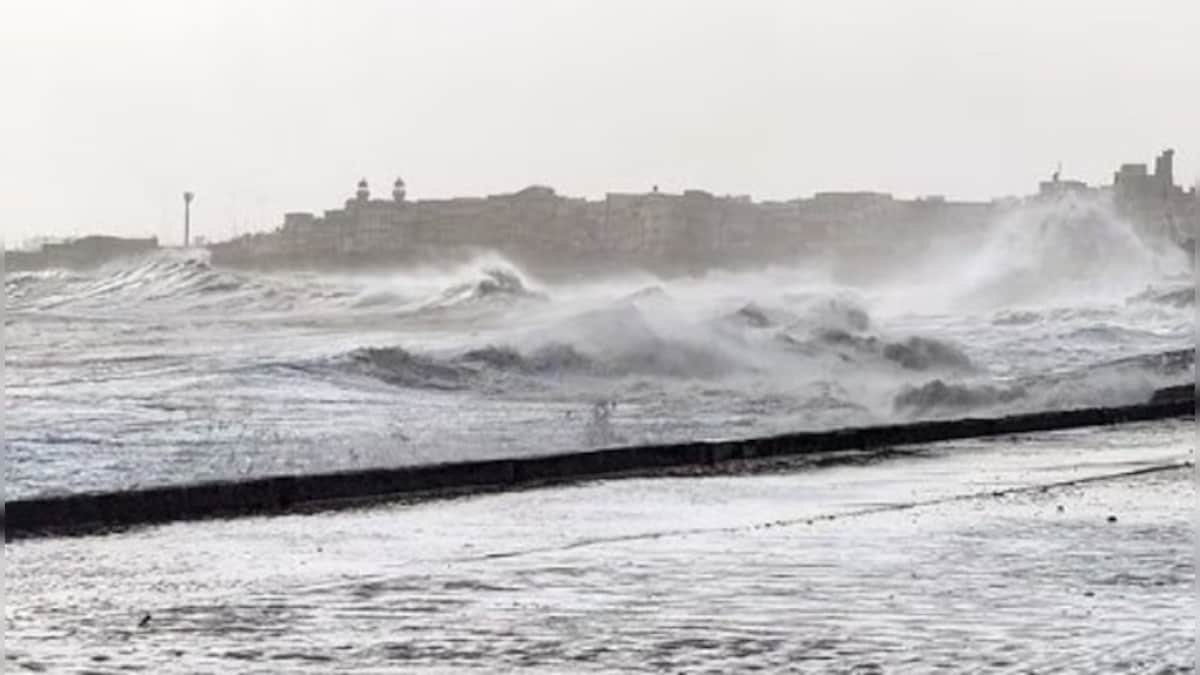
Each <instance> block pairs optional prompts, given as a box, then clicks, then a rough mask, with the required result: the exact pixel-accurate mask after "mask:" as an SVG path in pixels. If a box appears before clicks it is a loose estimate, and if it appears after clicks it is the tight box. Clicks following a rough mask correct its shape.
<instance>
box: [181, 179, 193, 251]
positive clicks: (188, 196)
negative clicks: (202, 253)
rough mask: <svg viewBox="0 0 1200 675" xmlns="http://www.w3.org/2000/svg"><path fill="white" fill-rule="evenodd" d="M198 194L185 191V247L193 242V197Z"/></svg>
mask: <svg viewBox="0 0 1200 675" xmlns="http://www.w3.org/2000/svg"><path fill="white" fill-rule="evenodd" d="M195 196H196V195H194V194H192V193H191V192H185V193H183V247H184V248H187V247H188V246H189V245H191V243H192V199H193V198H194V197H195Z"/></svg>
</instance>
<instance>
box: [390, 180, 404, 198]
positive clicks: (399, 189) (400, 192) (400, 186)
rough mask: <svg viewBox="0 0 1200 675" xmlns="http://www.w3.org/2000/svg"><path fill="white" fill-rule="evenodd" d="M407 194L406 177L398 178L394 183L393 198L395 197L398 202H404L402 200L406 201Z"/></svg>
mask: <svg viewBox="0 0 1200 675" xmlns="http://www.w3.org/2000/svg"><path fill="white" fill-rule="evenodd" d="M406 194H407V193H406V191H405V189H404V179H403V178H397V179H396V182H395V183H392V199H394V200H396V201H398V202H402V201H404V197H405V195H406Z"/></svg>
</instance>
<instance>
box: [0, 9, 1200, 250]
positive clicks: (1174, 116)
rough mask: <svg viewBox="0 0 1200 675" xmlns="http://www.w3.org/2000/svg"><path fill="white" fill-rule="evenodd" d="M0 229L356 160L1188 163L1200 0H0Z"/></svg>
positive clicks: (44, 229)
mask: <svg viewBox="0 0 1200 675" xmlns="http://www.w3.org/2000/svg"><path fill="white" fill-rule="evenodd" d="M0 7H2V8H3V9H2V10H0V12H2V15H0V82H3V83H4V85H3V86H4V88H5V91H4V97H3V99H2V100H3V104H2V106H0V129H3V132H4V134H3V136H4V138H5V142H4V150H3V154H4V160H3V162H0V185H2V186H3V188H0V201H2V203H3V212H2V214H0V231H2V232H3V235H4V238H5V239H6V240H7V241H9V242H10V243H14V242H16V241H19V240H21V239H24V238H26V237H29V236H32V235H35V234H44V233H45V234H51V233H52V234H60V235H61V234H80V233H85V232H99V231H104V232H111V233H117V234H130V235H132V234H157V235H159V236H160V237H161V238H163V239H164V241H171V242H172V243H173V242H174V240H175V239H177V238H178V229H179V228H178V227H177V223H178V221H179V211H180V209H181V201H182V200H181V198H180V193H181V192H182V191H183V190H184V189H192V190H194V191H196V193H197V198H196V203H195V206H194V209H195V211H194V213H195V226H194V230H193V231H194V232H196V233H197V234H201V235H208V236H210V237H219V238H224V237H227V236H230V235H232V234H234V233H235V232H236V231H247V230H251V229H265V228H269V227H273V226H274V225H276V224H277V223H278V222H279V221H280V220H281V215H280V214H281V213H282V212H284V211H290V210H320V209H323V208H330V207H333V206H335V205H337V204H339V203H340V202H341V201H342V200H343V199H345V198H346V196H348V195H349V194H350V192H351V191H352V189H353V184H354V182H355V181H356V180H357V179H358V178H360V177H363V176H365V177H367V178H368V179H369V180H371V181H372V185H373V187H374V188H375V189H376V190H377V191H378V192H381V193H382V192H387V190H388V185H389V184H390V182H391V180H392V179H393V178H394V177H395V176H396V175H402V176H403V177H404V178H405V179H406V180H407V181H408V184H409V191H410V194H411V195H412V197H413V198H417V199H420V198H426V197H442V196H452V195H479V194H487V193H496V192H506V191H512V190H516V189H520V188H522V187H524V186H526V185H529V184H533V183H540V184H548V185H552V186H554V187H555V188H557V189H558V190H559V192H561V193H564V194H571V195H579V196H589V197H598V196H600V195H602V194H603V193H604V192H605V191H610V190H611V191H621V190H629V191H635V190H645V189H648V188H649V187H650V186H651V185H652V184H657V185H659V186H660V188H661V189H663V190H666V191H679V190H682V189H684V188H689V187H696V188H703V189H708V190H711V191H714V192H717V193H722V194H724V193H739V194H742V193H744V194H751V195H753V196H754V197H755V198H758V199H773V198H791V197H796V196H801V195H807V194H811V193H812V192H814V191H818V190H825V189H880V190H886V191H891V192H894V193H896V194H898V195H919V194H929V193H940V194H946V195H948V196H950V197H953V198H964V199H986V198H989V197H992V196H999V195H1006V194H1021V193H1026V192H1028V191H1030V190H1032V189H1034V186H1035V183H1036V181H1037V180H1039V179H1042V178H1044V177H1045V176H1046V175H1048V174H1049V173H1050V171H1052V170H1053V168H1054V165H1055V163H1056V162H1058V161H1059V160H1061V161H1062V162H1063V166H1064V173H1065V174H1066V175H1068V176H1071V177H1079V178H1082V179H1084V180H1087V181H1089V182H1106V181H1107V180H1108V179H1109V178H1110V176H1111V172H1112V170H1113V169H1114V168H1115V167H1116V165H1117V164H1119V163H1120V162H1123V161H1140V162H1151V161H1152V160H1153V156H1154V154H1155V153H1157V152H1158V151H1159V150H1160V149H1162V148H1164V147H1168V146H1173V147H1176V148H1177V150H1178V156H1177V158H1178V161H1177V169H1176V174H1177V176H1179V178H1180V180H1181V181H1187V182H1191V181H1192V180H1194V179H1195V178H1196V176H1197V174H1198V173H1200V161H1198V157H1200V133H1198V125H1197V122H1196V120H1197V119H1200V83H1198V78H1200V75H1198V73H1200V71H1198V70H1197V67H1196V65H1195V63H1196V61H1197V51H1196V47H1195V44H1196V43H1197V41H1198V38H1200V2H1195V0H1179V1H1175V2H1169V1H1165V0H1164V1H1155V0H1142V1H1140V2H1130V1H1129V0H1123V1H1121V2H1110V1H1101V0H1078V1H1062V2H1049V1H1041V2H1034V1H1030V2H1021V1H1014V0H1009V1H1006V2H965V1H962V0H959V1H957V2H953V1H946V2H930V1H912V0H904V1H899V0H853V1H847V0H838V1H837V2H834V1H833V0H829V1H826V2H801V1H800V0H795V1H792V2H733V1H732V0H731V1H727V2H696V1H693V2H683V1H680V2H665V1H663V2H651V1H649V0H645V1H638V2H633V1H630V2H620V1H615V0H595V1H594V2H583V1H576V2H572V1H570V0H553V1H551V0H524V1H512V2H504V1H500V0H487V1H478V2H466V1H459V2H450V1H444V2H433V1H432V0H424V1H420V2H399V1H395V2H332V1H330V2H309V3H305V2H265V1H262V0H256V1H255V2H215V1H213V2H204V1H200V0H179V1H164V0H154V1H146V2H121V1H118V0H105V1H104V2H47V1H38V2H32V1H31V2H8V1H5V2H4V4H2V5H0Z"/></svg>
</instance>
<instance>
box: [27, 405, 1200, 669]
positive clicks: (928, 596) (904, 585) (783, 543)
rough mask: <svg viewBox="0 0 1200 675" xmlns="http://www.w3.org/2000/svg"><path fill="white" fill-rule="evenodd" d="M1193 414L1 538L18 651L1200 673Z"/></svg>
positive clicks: (240, 662)
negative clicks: (849, 458)
mask: <svg viewBox="0 0 1200 675" xmlns="http://www.w3.org/2000/svg"><path fill="white" fill-rule="evenodd" d="M1194 438H1195V431H1194V425H1193V423H1192V422H1191V421H1178V422H1166V423H1153V424H1142V425H1131V426H1128V427H1122V428H1119V429H1085V430H1077V431H1070V432H1055V433H1049V434H1039V435H1036V436H1029V437H1023V438H1016V439H1014V438H1003V439H991V440H981V441H971V442H963V443H946V444H940V445H936V446H929V447H927V448H924V449H923V451H922V452H920V453H919V454H917V455H914V456H910V457H903V458H897V459H893V460H889V461H885V462H880V463H875V464H869V465H864V466H842V467H832V468H825V469H812V470H807V471H801V472H794V473H774V474H768V475H748V476H720V477H706V478H656V479H631V480H614V481H603V482H595V483H588V484H583V485H579V486H574V487H563V488H554V489H546V490H530V491H524V492H514V493H507V494H496V495H485V496H478V497H472V498H464V499H459V500H453V501H443V502H430V503H425V504H419V505H413V506H389V507H381V508H375V509H369V510H362V511H352V512H343V513H333V514H322V515H311V516H288V517H279V518H259V519H245V520H238V521H228V522H202V523H180V524H175V525H169V526H163V527H157V528H151V529H144V530H139V531H132V532H127V533H123V534H117V535H111V536H107V537H90V538H78V539H48V540H31V541H23V542H17V543H15V544H10V545H8V546H6V555H7V570H6V572H7V591H8V593H7V597H6V607H5V612H6V641H7V659H8V661H9V662H8V664H7V665H8V667H9V668H11V669H12V670H14V671H17V672H20V671H21V670H22V669H26V670H34V671H36V670H43V671H47V672H70V671H80V670H89V671H93V672H128V671H131V670H132V671H136V670H143V671H145V672H156V673H158V672H168V673H170V672H179V673H183V672H189V673H191V672H213V673H219V672H234V671H236V672H264V673H265V672H313V673H327V672H362V673H385V672H399V671H403V672H422V671H427V672H463V671H471V670H478V671H494V670H508V669H521V670H522V671H534V672H538V671H541V672H568V671H569V672H580V671H583V672H600V671H644V672H745V671H752V670H765V671H771V672H781V671H782V672H806V673H808V672H812V673H824V672H829V673H843V672H854V673H871V672H888V673H893V672H914V673H918V672H920V673H925V672H939V671H940V672H947V673H958V672H997V673H1007V672H1012V673H1016V672H1022V673H1024V672H1038V673H1042V672H1081V673H1084V672H1087V673H1092V672H1131V673H1132V672H1137V673H1141V672H1190V670H1186V669H1189V668H1190V665H1189V664H1190V663H1191V661H1192V658H1193V655H1194V635H1193V631H1192V629H1193V627H1194V624H1193V615H1192V604H1193V600H1194V594H1193V580H1194V574H1195V573H1194V568H1193V566H1192V550H1191V543H1192V542H1191V520H1190V519H1191V507H1192V505H1193V504H1194V502H1195V496H1196V493H1195V487H1194V483H1193V482H1192V477H1193V473H1192V471H1193V470H1192V469H1191V468H1190V467H1188V466H1186V463H1188V462H1190V461H1192V459H1193V455H1192V446H1193V441H1194Z"/></svg>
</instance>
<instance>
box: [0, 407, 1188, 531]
mask: <svg viewBox="0 0 1200 675" xmlns="http://www.w3.org/2000/svg"><path fill="white" fill-rule="evenodd" d="M1194 415H1195V389H1194V388H1193V387H1192V386H1191V385H1187V386H1186V387H1176V388H1170V389H1164V390H1161V391H1160V393H1159V394H1158V395H1156V396H1155V398H1154V399H1153V400H1152V401H1151V402H1149V403H1144V404H1138V405H1130V406H1123V407H1108V408H1086V409H1078V410H1067V411H1054V412H1040V413H1030V414H1022V415H1012V416H1007V417H998V418H966V419H957V420H947V421H930V422H914V423H908V424H895V425H886V426H874V427H861V428H849V429H839V430H833V431H823V432H805V433H793V434H784V435H779V436H771V437H762V438H751V439H744V440H731V441H716V442H696V443H677V444H667V445H652V446H640V447H623V448H611V449H604V450H594V451H588V452H573V453H564V454H557V455H547V456H540V457H526V458H515V459H504V460H489V461H480V462H461V463H449V464H436V465H427V466H417V467H402V468H394V469H364V470H353V471H341V472H336V473H325V474H311V475H302V476H278V477H269V478H257V479H247V480H231V481H217V482H210V483H202V484H193V485H179V486H163V487H154V488H146V489H138V490H129V491H121V492H109V493H82V494H73V495H60V496H51V497H39V498H30V499H18V500H15V501H7V502H5V511H4V537H5V541H11V540H14V539H20V538H27V537H38V536H54V535H68V534H69V535H78V534H96V533H103V532H105V531H109V530H112V529H118V528H125V527H130V526H138V525H148V524H154V523H166V522H172V521H180V520H198V519H206V518H219V517H235V516H248V515H268V514H282V513H289V512H310V511H319V510H328V509H336V508H348V507H352V506H356V505H362V504H364V503H372V502H381V501H389V500H401V499H421V498H427V497H436V496H445V495H448V494H463V493H471V492H479V491H489V490H503V489H514V488H521V487H532V486H541V485H552V484H559V483H568V482H572V481H578V480H586V479H592V478H601V477H605V476H616V475H622V476H628V475H639V474H643V475H645V474H652V473H654V472H656V471H661V470H663V469H670V468H680V467H703V466H712V465H719V464H722V463H726V462H736V461H740V460H753V459H762V458H771V457H783V456H804V455H810V456H819V455H821V454H827V453H833V452H839V451H848V450H870V449H878V448H889V447H895V446H903V445H912V444H924V443H933V442H937V441H948V440H956V439H966V438H978V437H987V436H1000V435H1006V434H1017V433H1029V432H1037V431H1051V430H1056V429H1070V428H1078V427H1090V426H1103V425H1113V424H1122V423H1129V422H1139V421H1148V420H1159V419H1168V418H1175V417H1189V416H1194Z"/></svg>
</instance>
